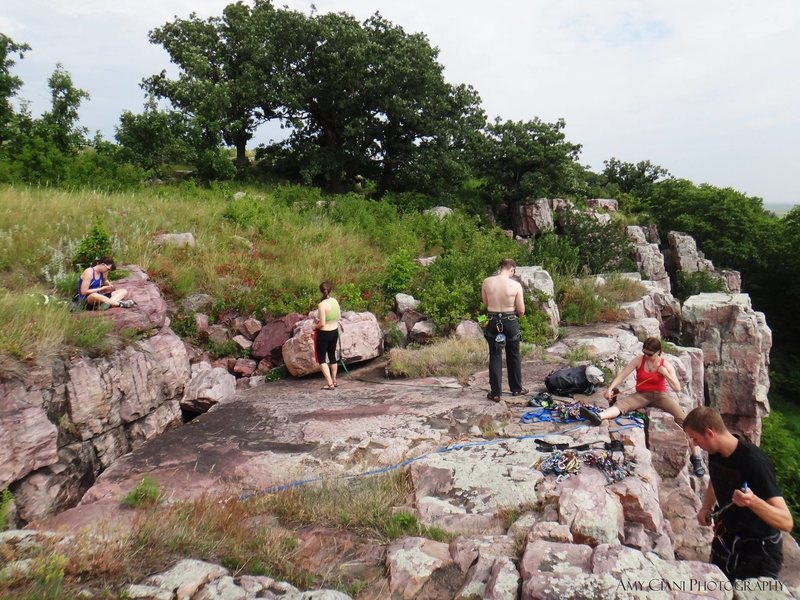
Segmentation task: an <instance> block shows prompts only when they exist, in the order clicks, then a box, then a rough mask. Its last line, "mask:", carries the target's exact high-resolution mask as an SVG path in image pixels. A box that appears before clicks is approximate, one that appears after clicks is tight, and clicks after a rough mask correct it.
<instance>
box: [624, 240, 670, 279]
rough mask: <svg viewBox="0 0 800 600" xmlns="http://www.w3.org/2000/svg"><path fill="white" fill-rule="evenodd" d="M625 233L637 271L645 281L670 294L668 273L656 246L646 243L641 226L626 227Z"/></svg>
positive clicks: (662, 256)
mask: <svg viewBox="0 0 800 600" xmlns="http://www.w3.org/2000/svg"><path fill="white" fill-rule="evenodd" d="M626 232H627V235H628V239H629V240H630V241H631V244H632V245H633V259H634V261H635V262H636V266H637V267H638V268H639V271H641V272H642V273H643V274H644V276H645V277H646V278H647V279H649V280H650V281H653V282H654V283H655V285H656V286H657V287H658V288H659V289H660V290H662V291H664V292H667V293H668V292H670V291H671V286H670V280H669V273H667V268H666V265H665V262H664V255H663V254H662V253H661V250H659V248H658V244H651V243H649V242H648V241H647V234H646V232H645V229H644V228H643V227H641V226H637V225H631V226H628V227H627V229H626Z"/></svg>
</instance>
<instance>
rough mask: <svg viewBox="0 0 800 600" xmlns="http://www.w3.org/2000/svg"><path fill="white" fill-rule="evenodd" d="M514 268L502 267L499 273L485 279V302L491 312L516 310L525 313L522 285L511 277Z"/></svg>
mask: <svg viewBox="0 0 800 600" xmlns="http://www.w3.org/2000/svg"><path fill="white" fill-rule="evenodd" d="M513 274H514V269H513V268H512V269H501V270H500V272H499V273H498V274H497V275H493V276H491V277H487V278H486V279H484V280H483V287H482V289H481V292H482V296H483V304H484V305H485V306H486V309H487V310H488V311H489V312H515V313H517V315H519V316H522V315H524V314H525V301H524V298H523V292H522V286H521V285H520V284H519V282H517V281H514V280H513V279H511V276H512V275H513Z"/></svg>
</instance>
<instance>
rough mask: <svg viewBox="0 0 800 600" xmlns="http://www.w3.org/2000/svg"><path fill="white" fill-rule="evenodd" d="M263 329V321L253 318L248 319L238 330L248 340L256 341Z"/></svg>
mask: <svg viewBox="0 0 800 600" xmlns="http://www.w3.org/2000/svg"><path fill="white" fill-rule="evenodd" d="M262 327H263V325H262V324H261V321H259V320H258V319H254V318H253V317H248V318H246V319H244V320H243V321H242V322H241V323H240V324H239V326H238V327H237V330H238V331H239V333H241V334H242V335H243V336H244V337H246V338H247V339H248V340H254V339H255V338H256V336H257V335H258V333H259V332H260V331H261V329H262Z"/></svg>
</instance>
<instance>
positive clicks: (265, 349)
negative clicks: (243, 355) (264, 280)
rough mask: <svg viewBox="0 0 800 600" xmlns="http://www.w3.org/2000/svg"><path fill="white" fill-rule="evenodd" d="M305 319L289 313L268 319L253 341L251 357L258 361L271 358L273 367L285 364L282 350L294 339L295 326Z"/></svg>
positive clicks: (299, 315)
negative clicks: (287, 342)
mask: <svg viewBox="0 0 800 600" xmlns="http://www.w3.org/2000/svg"><path fill="white" fill-rule="evenodd" d="M304 318H305V317H304V316H303V315H301V314H298V313H289V314H288V315H285V316H283V317H280V318H274V317H271V318H268V319H267V322H266V323H265V324H264V326H263V327H262V329H261V330H260V331H259V333H258V335H257V336H256V338H255V340H253V346H252V348H250V356H252V357H253V358H256V359H260V358H269V359H270V360H271V362H272V364H273V366H274V365H278V364H281V363H282V362H283V358H282V355H281V348H282V347H283V345H284V344H285V343H286V341H287V340H288V339H289V338H291V337H292V332H293V331H294V327H295V325H297V323H299V322H300V321H302V320H303V319H304Z"/></svg>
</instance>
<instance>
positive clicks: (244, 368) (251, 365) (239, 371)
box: [233, 358, 258, 377]
mask: <svg viewBox="0 0 800 600" xmlns="http://www.w3.org/2000/svg"><path fill="white" fill-rule="evenodd" d="M257 366H258V363H257V362H256V361H254V360H251V359H249V358H237V359H236V366H234V367H233V372H234V373H235V374H236V375H240V376H241V377H250V375H252V374H253V373H255V371H256V367H257Z"/></svg>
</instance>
